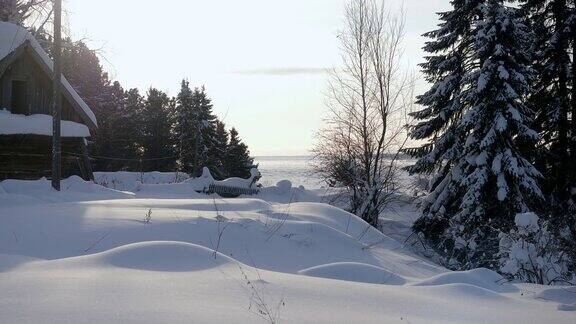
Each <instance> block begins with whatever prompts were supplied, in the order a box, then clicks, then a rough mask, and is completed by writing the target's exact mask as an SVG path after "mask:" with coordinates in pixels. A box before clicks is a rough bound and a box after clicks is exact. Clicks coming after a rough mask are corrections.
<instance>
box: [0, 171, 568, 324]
mask: <svg viewBox="0 0 576 324" xmlns="http://www.w3.org/2000/svg"><path fill="white" fill-rule="evenodd" d="M97 178H98V179H99V180H100V181H101V183H102V182H106V183H107V185H108V186H109V187H114V188H116V189H119V190H114V189H109V188H105V187H103V186H100V185H96V184H92V183H87V182H84V181H82V180H81V179H79V178H70V179H67V180H66V181H65V182H64V183H63V189H64V190H63V192H60V193H57V192H53V191H51V190H50V189H49V183H48V181H46V180H40V181H14V180H9V181H4V182H0V291H2V294H0V322H2V323H38V322H42V323H62V322H67V323H88V322H90V323H92V322H109V323H120V322H122V323H126V322H134V323H135V322H137V323H159V322H163V323H180V322H182V323H190V322H194V323H222V322H232V323H254V322H258V321H259V320H260V321H262V322H276V323H286V322H288V323H311V322H314V323H358V322H362V323H574V321H575V319H576V289H575V288H573V287H560V286H555V287H546V286H538V285H525V284H510V283H506V281H505V280H504V279H503V278H502V277H501V276H500V275H498V274H497V273H495V272H492V271H489V270H486V269H476V270H472V271H467V272H451V271H447V270H446V269H443V268H442V267H440V266H438V265H435V264H433V263H432V262H430V261H428V260H426V259H423V258H421V257H419V256H417V255H415V254H414V253H413V252H412V251H411V250H410V249H409V248H408V247H406V246H405V245H404V244H403V241H402V240H401V239H400V237H401V235H400V236H398V237H395V233H397V231H395V226H396V229H397V230H399V231H400V232H401V231H403V230H405V228H406V221H405V220H403V219H402V218H403V217H405V216H407V215H408V216H410V215H411V214H410V211H409V210H405V209H403V206H402V205H398V206H395V207H396V209H395V210H391V211H390V215H384V216H383V217H384V218H385V224H387V225H388V226H386V228H385V230H384V232H385V234H382V233H380V232H378V231H376V230H374V229H372V228H371V227H370V226H368V224H366V223H365V222H364V221H362V220H361V219H359V218H357V217H355V216H354V215H351V214H349V213H347V212H345V211H343V210H341V209H338V208H336V207H332V206H329V205H326V204H323V203H319V201H321V199H322V198H321V197H320V196H319V194H318V192H314V191H308V190H305V189H304V188H294V187H292V186H291V185H290V184H289V183H287V182H283V183H281V184H279V185H278V186H272V187H268V188H264V189H263V190H261V192H260V194H259V195H258V196H255V197H242V198H237V199H223V198H220V197H218V196H216V195H211V196H206V195H204V194H200V193H197V192H196V189H197V188H196V186H198V180H197V179H188V180H185V179H186V177H184V178H177V176H176V175H175V174H161V173H154V174H146V175H139V176H137V175H136V174H128V173H127V174H123V175H118V174H116V175H115V174H97ZM180 181H182V182H180ZM112 184H113V185H112ZM120 190H121V191H120ZM410 217H411V216H410Z"/></svg>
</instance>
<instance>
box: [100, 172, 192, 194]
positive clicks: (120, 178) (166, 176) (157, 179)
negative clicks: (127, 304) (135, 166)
mask: <svg viewBox="0 0 576 324" xmlns="http://www.w3.org/2000/svg"><path fill="white" fill-rule="evenodd" d="M189 178H190V176H189V175H188V174H187V173H184V172H158V171H153V172H128V171H117V172H94V181H95V182H96V183H97V184H99V185H102V186H104V187H106V188H110V189H115V190H122V191H132V192H135V191H138V190H139V189H141V188H142V185H148V184H174V183H180V182H182V181H184V180H187V179H189Z"/></svg>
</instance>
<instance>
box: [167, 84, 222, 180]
mask: <svg viewBox="0 0 576 324" xmlns="http://www.w3.org/2000/svg"><path fill="white" fill-rule="evenodd" d="M175 115H176V123H175V128H174V137H175V142H176V143H177V144H176V145H177V147H178V154H179V156H180V158H179V160H180V164H181V167H182V171H184V172H187V173H189V174H191V175H193V176H196V175H199V174H200V173H201V172H202V168H203V167H208V168H209V169H210V171H212V172H215V174H217V173H218V172H217V170H215V168H216V167H217V166H218V165H219V158H220V157H219V156H217V155H216V154H215V153H214V152H215V151H214V148H213V147H214V145H215V144H216V142H215V134H216V121H217V119H216V116H214V114H213V113H212V103H211V101H210V99H209V98H208V97H207V95H206V91H205V90H204V88H195V89H194V90H192V89H191V88H190V85H189V83H188V81H186V80H183V81H182V84H181V89H180V93H179V94H178V96H177V98H176V108H175Z"/></svg>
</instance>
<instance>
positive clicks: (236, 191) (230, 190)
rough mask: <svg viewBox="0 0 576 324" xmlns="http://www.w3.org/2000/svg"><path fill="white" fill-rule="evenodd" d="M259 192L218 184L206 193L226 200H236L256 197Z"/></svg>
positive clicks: (211, 186)
mask: <svg viewBox="0 0 576 324" xmlns="http://www.w3.org/2000/svg"><path fill="white" fill-rule="evenodd" d="M258 192H259V190H258V189H254V188H240V187H228V186H223V185H218V184H211V185H210V186H209V187H208V190H207V191H205V193H208V194H211V193H216V194H218V195H220V196H222V197H226V198H235V197H238V196H241V195H256V194H258Z"/></svg>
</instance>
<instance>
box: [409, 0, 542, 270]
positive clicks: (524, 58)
mask: <svg viewBox="0 0 576 324" xmlns="http://www.w3.org/2000/svg"><path fill="white" fill-rule="evenodd" d="M466 3H467V4H470V3H471V2H469V1H467V2H466ZM454 6H455V10H454V11H453V12H452V13H453V14H443V18H444V19H448V21H446V22H445V23H444V24H443V25H442V27H441V31H437V32H435V33H432V34H429V35H431V36H434V37H436V42H431V43H429V44H428V46H427V50H428V51H429V52H431V53H434V52H440V54H439V55H438V56H432V57H429V58H428V62H427V63H426V64H425V67H426V71H425V72H426V73H427V75H428V77H429V78H430V79H433V80H435V84H434V85H433V87H432V89H431V90H430V91H428V92H427V93H426V94H425V95H423V96H421V97H420V98H419V102H420V103H421V104H423V105H424V106H426V107H425V108H424V109H423V110H421V111H419V112H417V113H416V114H415V117H416V118H417V119H421V120H424V121H423V122H421V123H420V124H418V125H417V126H416V127H415V128H414V130H413V131H412V133H411V136H412V138H414V139H422V138H428V139H429V140H430V142H429V143H428V144H425V145H424V146H423V147H421V148H419V149H413V150H409V151H408V152H409V153H412V154H413V155H416V156H419V157H420V158H419V160H418V161H417V163H416V164H415V165H414V166H413V167H411V168H410V171H412V172H426V171H434V178H433V180H432V182H431V188H430V190H431V191H430V194H429V196H428V197H427V198H426V201H425V202H424V204H423V214H422V216H421V217H420V218H419V219H418V220H417V221H416V223H415V224H414V230H415V231H416V232H419V233H421V234H422V235H423V236H424V237H425V238H427V239H428V240H429V241H430V242H431V244H432V245H433V246H434V247H435V248H436V249H437V251H438V252H440V254H442V255H443V256H444V258H445V259H444V262H445V264H446V265H447V266H450V267H452V268H458V269H462V268H473V267H478V266H487V267H492V268H495V267H496V266H497V260H496V259H495V258H494V256H495V255H496V253H497V252H498V235H499V233H500V231H508V230H509V229H510V227H511V226H512V224H513V221H514V216H515V214H516V213H519V212H526V211H528V210H530V207H531V206H533V204H534V203H535V202H538V201H539V200H540V199H541V198H542V193H541V191H540V189H539V186H538V183H537V179H538V177H539V176H540V174H539V172H538V171H537V170H536V169H535V168H534V167H533V165H532V164H531V162H530V161H529V160H528V159H527V157H526V155H525V152H523V151H522V150H521V148H520V144H521V143H522V142H534V141H535V140H536V139H537V137H538V135H537V133H536V132H535V131H533V130H532V129H531V128H530V127H529V124H530V122H531V118H532V112H531V111H530V110H529V109H528V108H527V106H526V105H525V104H524V98H525V96H526V95H527V93H528V92H529V91H530V86H529V84H530V81H531V76H532V71H531V69H530V67H529V64H530V59H531V56H530V55H531V54H530V48H531V46H530V45H531V44H530V43H529V41H530V34H529V33H528V31H527V29H526V27H525V26H524V25H523V24H522V23H521V21H520V20H519V19H518V18H517V13H516V10H515V9H513V8H508V7H506V6H505V5H504V4H503V1H499V0H486V1H479V2H476V4H475V6H474V7H469V8H468V9H469V10H470V11H469V12H467V17H468V19H470V18H472V20H469V21H468V23H464V22H462V20H461V18H462V16H461V15H454V13H456V12H458V10H462V8H457V7H456V1H455V2H454ZM450 19H454V21H452V22H450V21H449V20H450ZM454 22H459V24H455V23H454ZM470 22H471V24H469V23H470ZM462 24H464V25H462ZM448 40H450V41H448ZM450 42H453V43H452V44H451V45H448V44H449V43H450ZM447 46H450V47H452V48H454V49H455V50H457V51H458V52H459V53H456V52H454V51H453V50H452V51H450V50H448V47H447ZM446 51H447V52H448V53H447V54H446V53H445V52H446ZM446 55H450V57H447V56H446ZM452 63H453V64H452Z"/></svg>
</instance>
